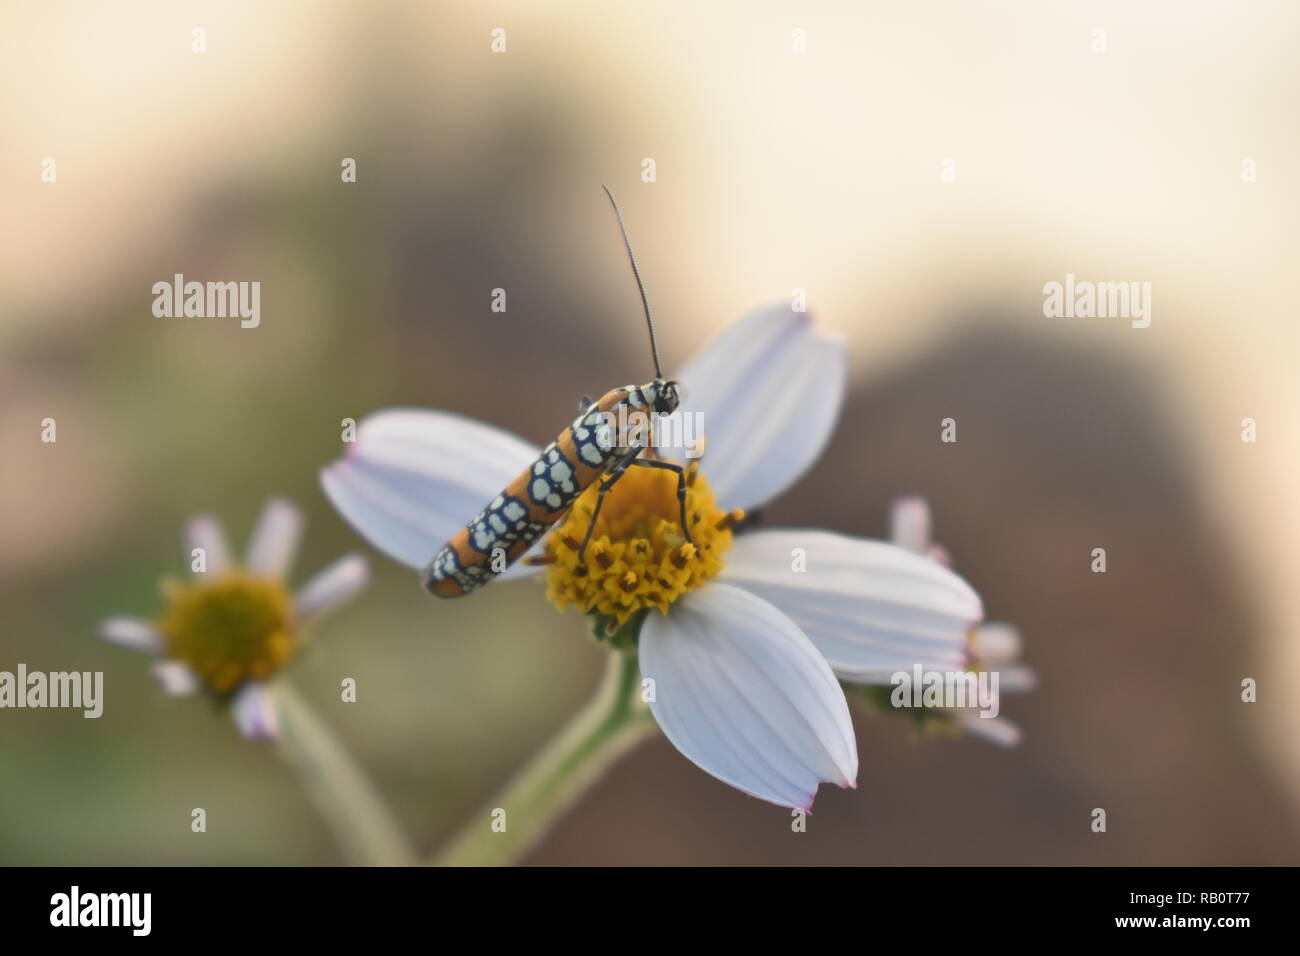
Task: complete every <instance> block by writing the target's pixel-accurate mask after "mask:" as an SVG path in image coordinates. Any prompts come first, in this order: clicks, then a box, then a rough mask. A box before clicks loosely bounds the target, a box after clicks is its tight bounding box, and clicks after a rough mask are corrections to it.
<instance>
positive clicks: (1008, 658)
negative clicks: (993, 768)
mask: <svg viewBox="0 0 1300 956" xmlns="http://www.w3.org/2000/svg"><path fill="white" fill-rule="evenodd" d="M890 535H891V537H892V538H893V539H894V543H895V544H897V545H899V546H900V547H904V548H907V549H908V550H909V551H912V552H914V553H916V554H921V555H925V556H926V557H929V558H931V559H932V560H934V561H936V562H937V563H939V564H942V565H943V566H944V567H947V566H948V565H949V564H951V561H950V560H949V557H948V552H947V550H946V549H945V548H944V547H943V546H942V545H938V544H935V543H934V542H933V540H931V522H930V506H929V504H928V503H927V502H926V501H925V500H924V499H923V498H917V497H907V498H900V499H898V500H897V501H895V502H894V506H893V509H892V510H891V512H890ZM1022 646H1023V641H1022V640H1021V637H1020V632H1019V631H1018V630H1017V629H1016V628H1015V627H1014V626H1013V625H1011V624H1005V623H1001V622H985V623H981V624H979V625H977V626H976V627H974V628H972V629H971V632H970V635H969V648H968V662H967V663H968V665H973V666H975V667H978V668H979V669H981V670H987V671H996V672H997V674H998V691H997V693H998V696H1000V695H1001V694H1002V693H1003V692H1010V693H1013V694H1016V693H1027V692H1028V691H1031V690H1033V689H1034V686H1035V684H1036V683H1037V678H1036V677H1035V674H1034V672H1033V670H1032V669H1030V668H1029V667H1026V666H1025V665H1023V664H1021V663H1020V653H1021V649H1022ZM936 669H937V668H936ZM994 707H995V709H997V710H1000V709H1001V701H995V703H994ZM952 717H953V719H954V720H955V721H956V722H957V725H958V726H959V727H961V729H962V730H964V731H965V732H966V733H968V734H971V735H972V736H977V737H983V738H984V739H985V740H988V741H989V742H991V743H995V744H999V745H1001V746H1004V747H1014V746H1015V745H1016V744H1018V743H1020V736H1021V735H1020V728H1019V727H1017V726H1016V725H1015V724H1014V723H1012V722H1011V721H1009V720H1007V719H1006V718H1005V717H1002V716H997V717H981V716H980V714H979V711H978V710H976V709H974V708H963V709H960V710H953V711H952Z"/></svg>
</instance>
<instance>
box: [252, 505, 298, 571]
mask: <svg viewBox="0 0 1300 956" xmlns="http://www.w3.org/2000/svg"><path fill="white" fill-rule="evenodd" d="M300 537H302V512H301V511H299V510H298V506H297V505H295V504H293V503H292V502H289V501H285V500H284V499H283V498H275V499H273V500H271V501H268V502H267V503H266V507H265V508H263V509H262V516H261V517H260V518H258V519H257V527H255V528H254V529H253V539H252V541H250V542H249V545H248V559H247V564H248V567H249V568H250V569H251V570H253V571H256V572H258V573H259V574H266V575H270V576H273V577H278V578H282V577H284V576H285V574H286V573H287V572H288V570H289V565H290V564H291V563H292V562H293V555H294V552H295V551H297V550H298V539H299V538H300Z"/></svg>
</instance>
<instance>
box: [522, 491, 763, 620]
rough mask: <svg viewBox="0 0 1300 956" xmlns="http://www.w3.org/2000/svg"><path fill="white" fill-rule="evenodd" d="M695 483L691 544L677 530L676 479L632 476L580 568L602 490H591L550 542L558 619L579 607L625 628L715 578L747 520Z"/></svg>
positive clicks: (689, 496)
mask: <svg viewBox="0 0 1300 956" xmlns="http://www.w3.org/2000/svg"><path fill="white" fill-rule="evenodd" d="M693 478H694V480H693V481H692V482H691V483H690V484H689V485H688V486H687V488H686V521H687V523H688V524H689V526H690V529H691V540H690V541H687V540H686V535H685V534H684V533H683V531H682V527H681V523H680V520H681V512H680V509H679V506H678V503H677V475H676V474H674V473H673V472H671V471H668V470H666V469H658V468H654V469H652V468H629V469H628V470H627V471H626V472H624V474H623V477H622V478H620V479H619V480H618V482H617V483H616V484H615V485H614V487H613V488H611V489H610V491H609V493H608V494H607V495H605V503H604V504H603V505H602V506H601V509H600V517H599V518H598V519H597V521H596V526H595V527H594V528H593V529H592V532H591V541H590V542H589V543H588V544H587V552H586V556H585V560H584V561H582V562H581V563H579V561H578V549H579V547H580V546H581V542H582V539H583V538H584V537H585V536H586V534H587V526H588V525H589V524H590V523H591V515H592V512H593V510H594V509H595V507H596V495H597V489H596V487H595V486H594V485H593V486H592V487H590V488H588V489H587V490H586V491H585V492H583V494H582V496H581V497H579V498H578V500H577V501H575V502H574V504H573V507H572V508H570V509H569V513H568V514H567V515H565V517H564V520H563V521H562V522H561V523H560V524H559V525H558V526H557V527H556V529H555V531H554V532H553V533H552V534H551V535H550V536H548V537H547V539H546V559H545V560H546V561H547V563H548V568H547V587H546V596H547V597H548V598H550V600H551V601H552V603H554V604H555V606H556V607H557V608H559V609H560V610H561V611H562V610H564V609H565V608H566V607H568V606H569V605H570V604H574V605H576V606H577V607H578V609H579V610H581V611H583V612H584V613H591V612H593V611H594V612H596V613H599V614H603V615H605V616H607V617H609V618H611V619H613V621H614V622H617V626H620V627H621V626H622V625H623V624H625V623H627V621H628V619H629V618H630V617H632V615H634V614H636V613H637V612H638V611H640V610H642V609H643V608H649V607H654V608H658V609H659V610H660V611H661V612H663V613H665V614H667V613H668V608H669V606H670V605H671V604H672V603H673V602H674V601H676V600H677V599H678V598H680V597H681V596H682V595H683V594H685V593H686V592H688V591H691V590H694V589H695V588H697V587H699V586H700V585H701V584H704V583H705V582H706V581H710V580H712V579H713V578H715V577H717V576H718V574H719V572H721V571H722V564H723V562H722V556H723V554H724V553H725V552H726V551H727V549H728V548H730V547H731V529H732V526H733V525H734V524H735V522H736V521H738V520H740V518H741V517H743V515H744V512H741V511H736V512H732V513H731V514H727V513H724V512H723V511H721V510H720V509H719V508H718V506H717V504H716V503H715V502H714V500H713V492H712V490H711V489H710V488H709V483H708V481H706V480H705V478H704V475H703V474H702V473H700V471H699V469H698V468H695V469H694V470H693Z"/></svg>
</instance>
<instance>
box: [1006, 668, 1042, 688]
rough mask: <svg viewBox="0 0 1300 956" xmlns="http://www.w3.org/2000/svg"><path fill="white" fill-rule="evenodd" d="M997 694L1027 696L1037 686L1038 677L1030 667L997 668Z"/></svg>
mask: <svg viewBox="0 0 1300 956" xmlns="http://www.w3.org/2000/svg"><path fill="white" fill-rule="evenodd" d="M997 674H998V693H999V694H1027V693H1029V692H1030V691H1031V690H1033V689H1034V688H1035V687H1037V686H1038V675H1037V674H1036V673H1034V669H1033V668H1032V667H1021V666H1012V667H1006V666H1003V667H999V668H998V670H997Z"/></svg>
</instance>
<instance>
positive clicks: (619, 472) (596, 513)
mask: <svg viewBox="0 0 1300 956" xmlns="http://www.w3.org/2000/svg"><path fill="white" fill-rule="evenodd" d="M640 450H641V449H639V448H634V449H632V454H631V455H629V456H628V457H626V458H623V459H620V460H619V461H618V463H616V464H615V465H614V467H613V468H611V469H610V471H609V474H608V475H606V476H605V480H604V481H602V482H601V483H600V488H599V490H598V491H597V492H596V507H594V508H592V509H591V520H590V521H588V522H587V533H586V534H584V535H583V536H582V545H581V546H580V547H579V548H578V563H579V564H586V554H587V544H588V543H589V542H590V541H591V533H592V532H593V531H595V530H596V519H597V518H599V517H600V508H601V505H603V504H604V503H605V495H607V494H609V489H611V488H613V487H614V485H615V483H616V482H617V481H618V480H619V479H620V478H622V477H623V472H625V471H627V468H628V465H630V464H632V463H633V462H634V461H635V460H636V455H637V453H638V452H639V451H640Z"/></svg>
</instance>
